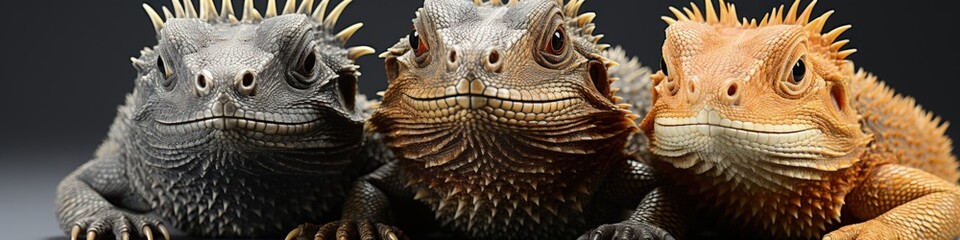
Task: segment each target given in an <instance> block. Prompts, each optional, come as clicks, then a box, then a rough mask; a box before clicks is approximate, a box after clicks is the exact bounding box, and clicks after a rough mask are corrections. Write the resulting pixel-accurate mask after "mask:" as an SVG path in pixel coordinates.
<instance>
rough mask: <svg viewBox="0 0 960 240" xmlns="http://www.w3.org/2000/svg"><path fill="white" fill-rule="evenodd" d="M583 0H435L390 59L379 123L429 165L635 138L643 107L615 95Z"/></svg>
mask: <svg viewBox="0 0 960 240" xmlns="http://www.w3.org/2000/svg"><path fill="white" fill-rule="evenodd" d="M580 3H582V1H571V3H569V4H567V5H564V4H563V3H562V2H561V1H552V0H540V1H532V0H531V1H510V2H509V3H506V4H503V3H500V1H496V0H494V1H490V2H481V1H474V2H472V3H471V2H470V1H441V0H427V1H425V2H424V6H423V8H421V9H419V10H418V12H417V17H416V18H415V19H414V20H413V27H412V29H413V30H412V32H411V33H410V34H409V35H408V36H406V37H404V38H401V39H400V41H399V42H398V43H397V44H396V45H394V46H393V47H391V48H390V49H389V50H388V51H387V52H385V53H384V54H383V55H381V56H382V57H385V65H386V66H385V67H386V72H387V77H388V81H389V83H390V85H389V86H388V87H387V90H386V92H385V93H384V96H383V103H382V105H381V107H380V108H379V109H378V110H377V112H375V113H374V115H373V117H372V118H371V122H372V123H373V124H374V125H375V127H376V128H377V130H378V131H380V132H383V133H385V134H386V135H387V139H388V145H389V146H391V147H392V148H393V149H394V151H395V152H396V153H398V154H399V155H400V156H401V157H404V158H409V159H418V160H421V161H423V162H425V163H426V165H427V166H437V165H442V164H446V163H448V162H451V161H453V160H462V161H454V162H470V161H472V160H475V159H477V158H478V157H480V156H481V155H483V154H480V153H481V152H483V151H486V152H487V154H490V153H492V152H496V154H497V155H504V156H497V157H494V159H496V158H500V157H503V158H506V159H514V161H520V160H519V159H521V158H525V157H530V158H554V159H557V158H560V159H562V158H566V157H570V156H577V155H584V154H592V153H596V152H597V151H598V149H602V148H603V147H601V146H609V145H616V144H615V142H618V141H619V142H623V141H624V139H625V138H626V137H627V135H628V134H629V133H630V132H632V131H635V129H636V127H635V126H634V124H632V123H631V121H630V118H629V117H630V116H635V115H632V114H631V113H630V112H629V111H627V110H624V109H621V108H620V107H618V106H617V104H616V102H615V101H614V100H613V99H614V97H613V95H612V91H611V89H610V79H609V78H608V76H607V73H606V70H607V66H608V64H612V63H611V62H610V61H609V60H607V59H604V58H603V57H601V56H600V51H601V50H602V49H603V48H604V47H605V46H606V45H598V44H597V43H596V42H597V41H598V40H599V38H600V36H594V35H592V31H593V28H594V26H593V24H592V23H590V21H591V20H592V19H593V17H594V16H595V15H594V14H592V13H587V14H583V15H580V16H577V15H576V14H577V11H578V10H579V6H580ZM391 139H393V141H391ZM514 151H516V152H514ZM548 156H549V157H548Z"/></svg>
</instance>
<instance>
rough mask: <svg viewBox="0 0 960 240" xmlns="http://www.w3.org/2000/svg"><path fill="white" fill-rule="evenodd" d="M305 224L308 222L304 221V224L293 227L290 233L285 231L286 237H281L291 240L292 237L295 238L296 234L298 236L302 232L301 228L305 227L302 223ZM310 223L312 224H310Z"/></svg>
mask: <svg viewBox="0 0 960 240" xmlns="http://www.w3.org/2000/svg"><path fill="white" fill-rule="evenodd" d="M307 224H309V223H304V224H301V225H300V226H297V228H294V229H293V230H292V231H290V233H287V237H285V238H283V239H284V240H293V239H294V238H296V237H297V236H300V233H301V232H303V228H304V227H305V226H304V225H307ZM311 225H312V224H311Z"/></svg>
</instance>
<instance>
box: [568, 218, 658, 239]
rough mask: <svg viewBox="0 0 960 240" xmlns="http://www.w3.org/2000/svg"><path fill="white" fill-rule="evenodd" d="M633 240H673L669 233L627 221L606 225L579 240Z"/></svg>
mask: <svg viewBox="0 0 960 240" xmlns="http://www.w3.org/2000/svg"><path fill="white" fill-rule="evenodd" d="M606 239H618V240H633V239H664V240H667V239H668V240H673V239H674V238H673V236H671V235H670V233H668V232H667V231H665V230H663V229H661V228H659V227H656V226H653V225H649V224H646V223H640V222H632V221H626V222H621V223H615V224H605V225H601V226H600V227H597V228H596V229H594V230H591V231H588V232H587V233H584V234H583V235H582V236H580V238H578V240H606Z"/></svg>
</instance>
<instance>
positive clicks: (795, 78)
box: [779, 57, 811, 97]
mask: <svg viewBox="0 0 960 240" xmlns="http://www.w3.org/2000/svg"><path fill="white" fill-rule="evenodd" d="M783 74H784V77H783V78H782V79H783V80H781V81H780V84H779V85H780V86H779V91H780V93H782V94H784V95H785V96H788V97H798V96H800V95H802V94H803V93H804V92H805V90H806V89H807V86H810V85H811V84H810V82H811V81H810V80H809V79H806V78H807V75H808V73H807V65H806V63H804V61H803V57H800V59H797V61H796V62H794V63H793V65H792V67H791V68H789V69H788V70H787V71H786V72H784V73H783Z"/></svg>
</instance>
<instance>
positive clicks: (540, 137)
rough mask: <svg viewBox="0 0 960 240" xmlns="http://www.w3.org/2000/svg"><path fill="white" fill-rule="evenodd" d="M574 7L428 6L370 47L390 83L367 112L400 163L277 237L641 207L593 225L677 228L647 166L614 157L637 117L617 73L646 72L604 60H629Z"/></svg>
mask: <svg viewBox="0 0 960 240" xmlns="http://www.w3.org/2000/svg"><path fill="white" fill-rule="evenodd" d="M582 3H583V0H573V1H570V2H569V3H566V4H564V3H563V2H562V1H559V0H558V1H553V0H539V1H537V0H521V1H510V2H509V3H501V2H500V1H499V0H493V1H490V2H481V1H474V2H470V1H456V0H427V1H425V2H424V6H423V8H421V9H419V10H418V12H417V18H416V19H414V20H413V28H414V31H413V32H412V33H411V34H410V35H408V36H407V37H404V38H402V39H401V40H400V41H399V42H398V43H397V44H396V45H394V46H393V47H391V48H390V49H389V50H388V51H387V52H386V53H384V54H383V55H381V56H382V57H384V58H385V67H386V72H387V77H388V81H389V82H390V85H389V87H388V88H387V90H386V92H385V93H384V96H383V103H382V105H381V106H380V108H378V109H377V111H376V112H375V113H374V114H373V116H372V117H371V119H370V124H371V125H372V126H373V130H374V131H376V132H377V133H378V134H380V136H381V137H382V138H383V141H384V144H385V145H387V146H388V147H389V148H390V149H391V150H392V151H393V154H394V155H395V157H396V158H398V161H395V162H391V163H388V164H387V165H385V166H383V167H382V168H380V169H378V170H377V171H376V172H374V173H373V174H371V175H369V176H367V177H365V178H363V179H362V180H361V181H358V182H357V183H356V184H354V188H353V190H351V192H350V194H348V199H347V201H346V203H345V205H344V214H343V220H340V221H336V222H332V223H328V224H326V225H322V226H314V225H310V224H305V225H303V226H301V227H299V228H297V229H295V230H293V231H292V232H291V233H290V235H288V239H292V238H307V239H355V238H356V239H401V238H405V237H406V236H405V234H403V233H402V232H401V231H400V230H399V228H398V227H403V228H404V229H411V227H414V226H420V227H422V226H430V225H443V226H445V227H446V229H447V230H449V231H448V232H451V233H453V234H454V235H457V236H460V237H465V238H471V239H573V238H575V237H576V236H578V235H580V234H582V233H584V232H585V231H586V230H587V229H589V228H592V227H595V226H597V225H599V224H600V223H604V222H612V221H620V220H622V218H621V216H623V215H624V214H623V212H625V211H626V210H628V209H634V208H635V207H637V206H638V204H639V205H640V206H643V209H644V210H642V211H644V212H645V213H640V214H639V215H643V216H646V217H645V218H644V219H640V220H639V221H638V224H636V225H634V226H636V227H634V228H632V229H625V230H624V231H621V232H616V231H601V232H598V233H597V234H598V235H604V234H620V235H621V236H626V235H636V236H641V237H667V236H666V235H667V232H668V231H669V232H671V233H674V234H679V232H680V230H679V226H680V219H678V217H677V215H674V214H672V212H673V211H670V207H671V205H670V203H671V202H672V201H667V200H668V199H666V198H664V197H663V196H665V195H663V194H661V192H662V190H661V189H655V187H656V186H657V182H656V178H655V176H654V172H653V171H652V169H651V168H649V167H648V166H646V165H644V164H642V163H640V162H639V161H634V160H633V159H629V158H628V157H627V155H626V154H624V144H625V142H626V141H627V140H628V138H630V137H631V136H632V135H634V134H636V133H637V131H638V128H637V126H636V124H635V122H634V119H636V118H637V115H634V114H633V113H632V112H631V111H629V110H627V109H626V107H628V106H625V105H621V104H617V102H618V101H619V100H620V97H618V96H615V95H616V94H617V91H618V89H615V88H613V87H611V83H612V82H615V80H616V79H617V78H620V77H623V78H629V79H630V80H631V81H620V82H625V83H627V84H630V85H629V86H624V87H623V89H625V90H631V91H637V92H642V91H643V89H645V87H642V86H644V85H648V84H649V81H648V79H647V77H648V72H647V70H646V69H643V68H640V67H639V65H638V64H636V62H635V61H630V62H629V63H630V64H626V65H623V66H620V67H621V68H618V69H611V68H610V67H613V66H616V64H615V62H613V61H611V59H613V58H617V59H626V58H625V57H623V56H622V55H623V52H622V51H615V52H605V51H604V50H605V49H606V48H607V47H608V45H606V44H598V43H597V42H598V41H599V40H600V38H601V37H602V36H601V35H594V34H593V33H592V32H593V30H594V28H595V25H594V24H593V23H591V21H592V20H593V18H594V17H595V14H593V13H584V14H579V13H578V12H579V8H580V5H581V4H582ZM578 14H579V15H578ZM605 54H606V55H608V56H605ZM609 55H617V56H616V57H614V56H609ZM630 94H631V93H626V95H630ZM641 109H646V106H643V108H641ZM635 139H636V140H637V141H643V140H642V136H639V135H638V136H637V138H635ZM645 197H646V198H645ZM414 200H416V201H414ZM411 202H412V203H417V204H420V205H421V206H423V205H425V207H423V211H420V212H416V211H414V210H416V208H413V207H408V206H410V205H409V204H411ZM621 211H623V212H621ZM419 216H429V217H428V218H416V217H419ZM437 223H439V224H437ZM665 230H666V231H665Z"/></svg>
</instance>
